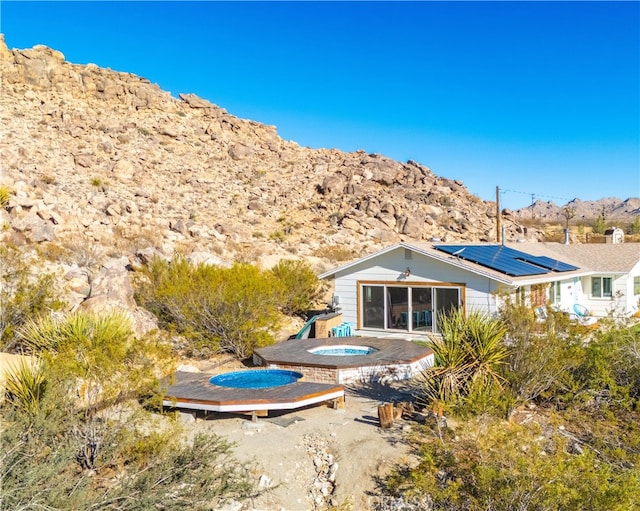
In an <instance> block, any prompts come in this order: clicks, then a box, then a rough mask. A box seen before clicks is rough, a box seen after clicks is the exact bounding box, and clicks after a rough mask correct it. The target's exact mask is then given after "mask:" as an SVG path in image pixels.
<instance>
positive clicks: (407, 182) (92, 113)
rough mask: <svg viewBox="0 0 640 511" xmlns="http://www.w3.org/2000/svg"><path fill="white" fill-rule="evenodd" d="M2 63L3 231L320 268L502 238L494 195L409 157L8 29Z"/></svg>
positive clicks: (123, 250)
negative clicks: (247, 109)
mask: <svg viewBox="0 0 640 511" xmlns="http://www.w3.org/2000/svg"><path fill="white" fill-rule="evenodd" d="M0 75H1V76H2V87H1V90H0V116H1V119H2V122H1V126H0V130H1V133H0V162H1V165H2V177H1V181H0V186H2V187H3V188H4V190H5V192H8V195H9V200H8V202H7V203H6V204H5V207H4V208H3V209H2V211H0V215H2V216H1V217H0V222H1V223H2V224H3V226H4V228H3V230H2V236H3V239H4V240H5V241H9V240H11V241H12V242H13V243H15V244H33V243H44V242H47V241H51V242H56V243H58V244H67V245H75V246H80V245H81V246H82V247H84V248H85V249H86V248H87V247H104V249H105V250H107V251H108V252H109V253H111V255H114V256H115V255H117V256H122V255H124V256H129V255H130V254H132V253H136V252H139V251H140V250H143V249H154V250H157V251H160V252H162V253H164V254H167V255H169V254H172V253H173V252H174V251H176V250H180V251H182V252H183V253H187V254H193V253H199V254H202V253H203V254H206V255H205V256H204V257H208V258H214V259H215V258H218V259H219V260H220V261H227V262H228V261H232V260H234V259H240V260H249V261H252V262H253V261H262V262H263V263H264V264H269V263H270V262H272V261H273V260H275V259H276V258H278V257H283V256H288V257H291V256H292V255H295V256H299V257H305V258H313V257H317V258H318V259H316V260H314V261H315V262H316V263H318V264H319V265H320V266H323V265H324V266H325V267H326V266H328V265H332V264H335V263H336V261H339V260H342V259H345V258H350V257H354V256H357V255H360V254H362V253H365V252H367V253H368V252H371V251H372V250H374V249H377V248H380V247H382V246H385V245H388V244H390V243H393V242H397V241H400V240H419V239H430V238H432V237H438V238H440V239H442V240H444V241H456V240H487V241H491V240H494V239H495V229H496V227H495V204H494V203H492V202H485V201H482V200H481V199H479V198H478V197H476V196H474V195H471V194H470V193H469V192H468V190H467V189H466V188H465V186H464V185H463V183H461V182H459V181H456V180H452V179H445V178H443V177H439V176H436V175H435V174H433V173H432V172H431V171H430V170H429V168H427V167H426V166H424V165H422V164H420V163H417V162H414V161H409V162H406V163H400V162H397V161H394V160H391V159H389V158H387V157H384V156H382V155H379V154H367V153H365V152H363V151H357V152H353V153H345V152H342V151H338V150H335V149H318V150H313V149H309V148H305V147H300V146H299V145H297V144H296V143H294V142H290V141H286V140H283V139H282V138H280V137H279V136H278V134H277V131H276V128H275V127H274V126H267V125H264V124H260V123H258V122H254V121H251V120H244V119H239V118H237V117H235V116H233V115H232V114H230V113H228V112H226V111H225V110H224V109H222V108H220V107H218V106H216V105H214V104H212V103H210V102H208V101H206V100H204V99H202V98H199V97H196V96H194V95H192V94H186V93H185V94H180V95H179V98H174V97H172V96H171V95H170V94H169V93H168V92H166V91H163V90H161V89H160V88H159V87H158V86H157V85H154V84H152V83H149V81H148V80H145V79H144V78H141V77H138V76H136V75H133V74H129V73H121V72H115V71H112V70H110V69H102V68H99V67H97V66H95V65H92V64H89V65H75V64H72V63H69V62H66V61H65V58H64V56H63V55H62V54H61V53H60V52H58V51H56V50H53V49H50V48H47V47H44V46H36V47H34V48H31V49H13V50H9V49H8V48H7V47H6V44H5V43H4V38H2V39H1V40H0ZM505 225H506V228H507V232H508V233H509V234H510V235H512V236H514V237H515V236H518V237H520V236H522V233H523V231H522V229H521V228H520V227H519V226H518V225H517V224H516V223H515V222H513V221H510V220H507V221H506V222H505ZM528 235H529V236H530V237H534V238H535V237H537V236H540V235H541V234H540V233H539V232H537V231H536V232H533V231H531V230H530V231H529V233H528ZM312 260H313V259H312Z"/></svg>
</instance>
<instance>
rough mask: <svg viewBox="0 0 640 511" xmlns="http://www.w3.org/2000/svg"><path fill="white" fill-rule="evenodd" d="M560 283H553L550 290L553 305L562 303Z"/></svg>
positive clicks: (550, 299)
mask: <svg viewBox="0 0 640 511" xmlns="http://www.w3.org/2000/svg"><path fill="white" fill-rule="evenodd" d="M560 296H561V293H560V281H557V282H552V283H551V287H550V288H549V301H550V302H551V303H560Z"/></svg>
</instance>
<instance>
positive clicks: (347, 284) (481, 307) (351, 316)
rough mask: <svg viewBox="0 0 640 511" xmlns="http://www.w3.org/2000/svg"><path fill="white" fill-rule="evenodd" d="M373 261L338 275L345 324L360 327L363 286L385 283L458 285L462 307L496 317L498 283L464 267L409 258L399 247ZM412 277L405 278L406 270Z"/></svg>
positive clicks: (340, 301) (336, 290) (335, 288)
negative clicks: (408, 270) (359, 312)
mask: <svg viewBox="0 0 640 511" xmlns="http://www.w3.org/2000/svg"><path fill="white" fill-rule="evenodd" d="M370 264H371V262H370V261H365V262H363V263H361V264H357V265H355V266H352V267H350V268H349V269H348V270H345V271H344V272H338V273H337V274H336V275H335V285H334V293H335V295H336V296H338V297H339V298H338V299H339V306H340V309H341V312H342V315H343V318H344V320H345V321H348V322H351V323H353V324H354V325H358V326H359V323H358V296H357V294H358V292H359V286H358V284H359V283H362V282H368V283H375V282H384V283H387V284H389V283H397V284H398V285H403V286H410V285H412V284H433V285H434V286H437V285H438V284H442V285H451V284H454V285H457V286H460V287H461V288H464V289H463V294H462V299H463V301H464V303H463V304H462V305H463V307H464V309H465V310H466V311H467V313H468V312H469V311H472V310H473V311H478V312H481V313H488V314H493V313H495V312H496V311H497V306H498V303H497V299H496V296H495V292H496V289H497V286H496V283H495V281H492V280H491V279H489V278H486V277H482V276H479V275H474V274H472V273H470V272H466V271H464V270H462V269H460V268H456V267H452V266H449V265H447V264H446V263H443V262H441V261H437V260H432V259H430V258H427V257H424V256H422V255H420V254H416V253H413V255H412V258H411V259H405V250H404V249H403V248H398V249H397V250H393V251H391V252H387V253H385V254H382V255H380V257H378V258H377V259H376V264H375V265H374V266H369V265H370ZM407 268H410V271H411V274H410V275H409V276H408V277H405V274H404V272H405V270H406V269H407Z"/></svg>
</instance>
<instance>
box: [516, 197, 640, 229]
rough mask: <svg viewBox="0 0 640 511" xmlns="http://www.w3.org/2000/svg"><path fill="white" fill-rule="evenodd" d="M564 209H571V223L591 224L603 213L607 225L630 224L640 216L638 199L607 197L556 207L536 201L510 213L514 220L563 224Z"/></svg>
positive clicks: (575, 200) (639, 201) (574, 201)
mask: <svg viewBox="0 0 640 511" xmlns="http://www.w3.org/2000/svg"><path fill="white" fill-rule="evenodd" d="M565 207H569V208H573V209H574V211H575V217H574V218H573V220H572V222H574V223H575V222H578V221H579V220H583V221H585V222H591V221H593V220H594V219H595V218H597V217H598V216H599V215H600V214H601V213H603V212H604V216H605V220H606V222H607V223H608V224H610V225H613V224H615V222H616V221H617V222H624V223H628V222H632V221H633V220H634V219H635V218H636V217H638V216H640V198H638V197H632V198H629V199H626V200H622V199H618V198H615V197H609V198H606V199H599V200H596V201H583V200H580V199H573V200H572V201H570V202H568V203H566V204H564V205H561V206H557V205H556V204H555V203H553V202H551V201H550V202H544V201H541V200H538V201H536V202H534V204H533V205H532V206H529V207H527V208H522V209H518V210H516V211H513V212H511V214H512V216H513V217H514V218H518V219H525V218H528V219H531V218H535V219H538V220H542V221H551V222H553V221H558V222H564V221H565V217H564V216H563V214H562V211H563V209H564V208H565Z"/></svg>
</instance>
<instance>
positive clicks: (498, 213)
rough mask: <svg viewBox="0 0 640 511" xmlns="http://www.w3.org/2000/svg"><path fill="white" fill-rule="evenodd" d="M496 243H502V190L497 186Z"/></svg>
mask: <svg viewBox="0 0 640 511" xmlns="http://www.w3.org/2000/svg"><path fill="white" fill-rule="evenodd" d="M496 243H500V188H499V187H497V186H496Z"/></svg>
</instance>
